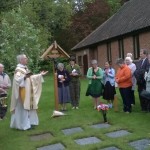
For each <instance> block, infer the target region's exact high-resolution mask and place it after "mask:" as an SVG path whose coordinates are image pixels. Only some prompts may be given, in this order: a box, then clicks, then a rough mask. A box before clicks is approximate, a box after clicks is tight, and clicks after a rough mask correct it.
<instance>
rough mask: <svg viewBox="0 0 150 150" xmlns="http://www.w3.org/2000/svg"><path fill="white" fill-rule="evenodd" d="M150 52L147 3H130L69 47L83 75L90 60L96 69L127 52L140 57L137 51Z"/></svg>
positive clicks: (137, 0)
mask: <svg viewBox="0 0 150 150" xmlns="http://www.w3.org/2000/svg"><path fill="white" fill-rule="evenodd" d="M142 48H144V49H148V50H149V52H150V0H130V1H128V2H126V3H125V4H124V5H123V6H122V7H121V8H120V10H119V11H118V12H117V13H116V14H114V15H113V16H112V17H110V18H109V19H108V20H107V21H105V22H104V23H103V24H102V25H101V26H99V27H98V28H97V29H96V30H95V31H93V32H92V33H91V34H90V35H88V36H87V37H86V38H84V39H83V40H82V41H81V42H79V43H78V44H77V45H75V46H74V47H73V48H72V51H73V52H74V53H75V54H76V61H77V63H78V64H79V65H80V67H81V70H82V73H83V74H86V72H87V69H88V67H90V62H91V60H92V59H97V60H98V63H99V66H100V67H101V68H103V67H104V63H105V61H107V60H109V61H112V65H113V67H114V68H116V65H115V61H116V59H117V58H125V57H126V54H127V53H128V52H130V53H132V54H133V59H134V60H137V59H138V58H139V52H140V49H142Z"/></svg>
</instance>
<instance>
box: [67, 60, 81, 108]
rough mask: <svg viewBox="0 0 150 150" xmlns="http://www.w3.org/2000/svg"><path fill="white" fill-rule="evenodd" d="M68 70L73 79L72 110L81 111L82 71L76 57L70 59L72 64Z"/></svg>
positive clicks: (71, 87)
mask: <svg viewBox="0 0 150 150" xmlns="http://www.w3.org/2000/svg"><path fill="white" fill-rule="evenodd" d="M66 70H67V71H68V72H69V74H70V77H71V80H70V83H69V89H70V97H71V104H72V109H79V100H80V76H81V71H80V67H79V65H78V64H76V63H75V58H74V57H72V58H70V63H69V65H67V66H66Z"/></svg>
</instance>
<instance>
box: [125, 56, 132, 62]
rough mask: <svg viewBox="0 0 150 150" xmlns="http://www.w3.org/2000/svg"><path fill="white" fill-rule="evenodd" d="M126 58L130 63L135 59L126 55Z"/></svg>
mask: <svg viewBox="0 0 150 150" xmlns="http://www.w3.org/2000/svg"><path fill="white" fill-rule="evenodd" d="M125 60H129V62H130V63H132V61H133V60H132V59H131V57H126V58H125Z"/></svg>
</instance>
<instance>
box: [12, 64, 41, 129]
mask: <svg viewBox="0 0 150 150" xmlns="http://www.w3.org/2000/svg"><path fill="white" fill-rule="evenodd" d="M25 67H26V66H23V65H21V64H18V65H17V68H16V71H15V74H14V80H13V87H12V97H11V105H10V111H11V112H12V111H14V110H15V112H14V113H12V115H11V123H10V127H11V128H16V129H19V130H27V129H29V128H31V125H38V124H39V120H38V116H37V112H36V109H38V102H39V99H40V96H41V91H42V82H43V78H42V75H41V74H37V75H32V76H30V78H26V80H24V77H25V76H26V73H27V70H26V69H25ZM20 88H25V99H24V102H23V101H22V100H21V95H20V92H19V90H20Z"/></svg>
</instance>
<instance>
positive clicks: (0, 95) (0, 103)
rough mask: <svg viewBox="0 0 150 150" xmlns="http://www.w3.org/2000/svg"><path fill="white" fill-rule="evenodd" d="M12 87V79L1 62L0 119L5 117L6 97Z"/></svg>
mask: <svg viewBox="0 0 150 150" xmlns="http://www.w3.org/2000/svg"><path fill="white" fill-rule="evenodd" d="M10 87H11V80H10V78H9V76H8V75H7V74H6V73H5V72H4V65H3V64H0V120H1V119H3V118H4V117H5V115H6V112H7V105H6V98H4V96H5V97H7V92H8V89H9V88H10Z"/></svg>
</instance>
